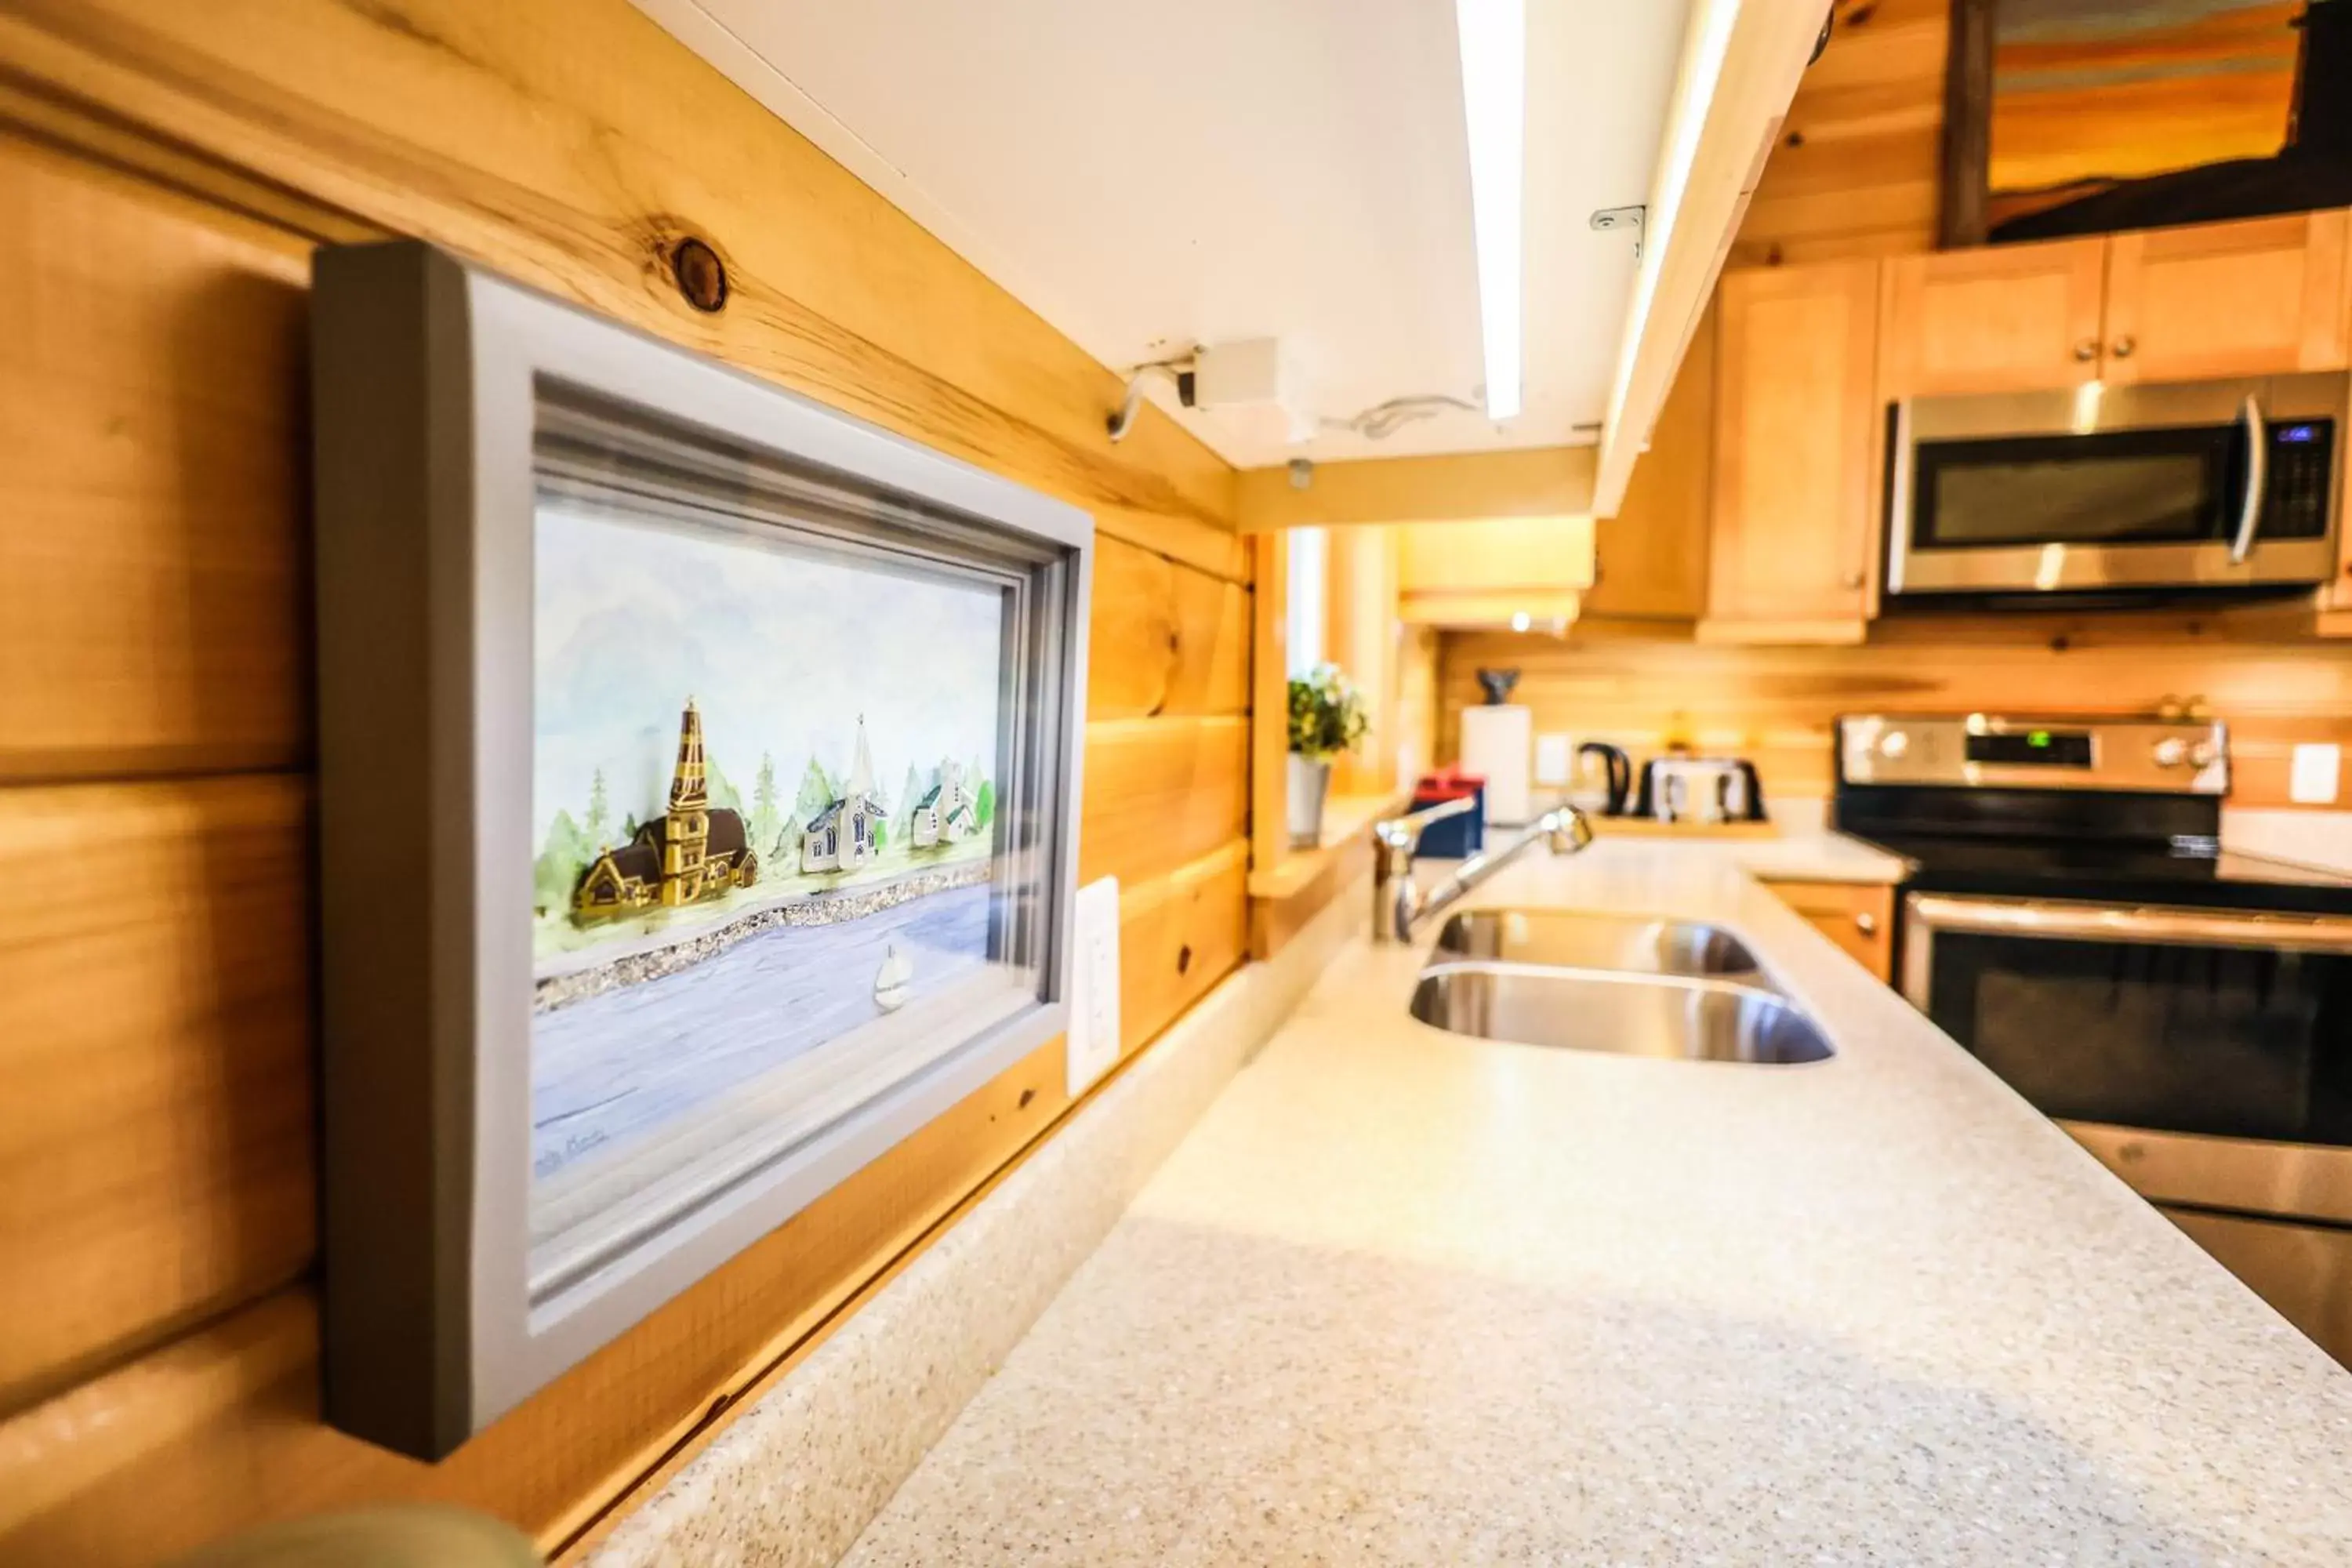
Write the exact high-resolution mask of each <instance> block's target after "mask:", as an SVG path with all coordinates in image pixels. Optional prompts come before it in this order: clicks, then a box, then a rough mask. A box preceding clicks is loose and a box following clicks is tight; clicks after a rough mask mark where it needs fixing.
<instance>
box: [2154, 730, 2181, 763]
mask: <svg viewBox="0 0 2352 1568" xmlns="http://www.w3.org/2000/svg"><path fill="white" fill-rule="evenodd" d="M2154 755H2155V757H2156V765H2157V766H2158V767H2159V768H2177V767H2179V765H2180V764H2181V763H2184V762H2186V761H2188V759H2189V742H2186V741H2184V740H2182V739H2181V738H2180V737H2179V736H2178V735H2167V736H2166V737H2165V738H2164V739H2163V740H2161V741H2158V742H2157V743H2156V751H2155V752H2154Z"/></svg>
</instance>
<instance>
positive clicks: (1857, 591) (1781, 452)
mask: <svg viewBox="0 0 2352 1568" xmlns="http://www.w3.org/2000/svg"><path fill="white" fill-rule="evenodd" d="M1878 281H1879V264H1878V263H1877V262H1876V261H1874V260H1856V261H1833V262H1822V263H1818V264H1814V265H1811V266H1803V267H1777V268H1760V269H1757V270H1751V271H1741V272H1733V273H1727V274H1726V275H1725V277H1724V279H1723V286H1722V293H1721V295H1720V298H1719V300H1718V305H1717V309H1718V311H1719V313H1720V319H1719V321H1718V322H1717V341H1716V372H1717V374H1716V395H1715V477H1714V494H1715V506H1714V513H1713V524H1712V530H1711V532H1712V545H1713V549H1712V560H1711V561H1710V562H1709V564H1708V573H1707V577H1708V581H1707V613H1706V619H1705V620H1703V621H1701V622H1700V623H1699V626H1698V634H1699V637H1700V638H1701V640H1703V641H1714V642H1859V641H1860V640H1861V639H1862V635H1863V629H1864V624H1865V623H1866V622H1867V620H1868V619H1869V616H1870V615H1871V613H1872V610H1873V607H1874V595H1873V593H1872V591H1871V588H1872V574H1873V563H1874V559H1875V554H1876V550H1875V541H1876V536H1877V532H1878V528H1877V522H1878V508H1877V504H1876V501H1877V478H1876V477H1877V473H1878V468H1879V461H1880V458H1879V451H1880V447H1881V444H1882V443H1881V439H1880V414H1879V404H1878V398H1877V393H1876V390H1875V387H1876V367H1877V339H1878Z"/></svg>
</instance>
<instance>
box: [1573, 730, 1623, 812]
mask: <svg viewBox="0 0 2352 1568" xmlns="http://www.w3.org/2000/svg"><path fill="white" fill-rule="evenodd" d="M1592 756H1597V757H1599V758H1600V759H1601V766H1602V767H1603V768H1604V769H1605V770H1606V771H1607V774H1608V779H1609V791H1608V795H1607V796H1606V797H1605V799H1604V800H1603V802H1602V805H1601V814H1602V815H1603V816H1624V815H1625V808H1626V807H1627V806H1628V805H1632V804H1633V758H1631V757H1629V756H1627V755H1626V754H1625V752H1624V749H1623V748H1622V747H1619V746H1612V745H1611V744H1609V742H1606V741H1587V742H1584V744H1582V745H1580V746H1579V747H1577V748H1576V760H1577V762H1578V763H1579V764H1580V765H1581V764H1582V763H1583V761H1584V759H1585V758H1587V757H1592Z"/></svg>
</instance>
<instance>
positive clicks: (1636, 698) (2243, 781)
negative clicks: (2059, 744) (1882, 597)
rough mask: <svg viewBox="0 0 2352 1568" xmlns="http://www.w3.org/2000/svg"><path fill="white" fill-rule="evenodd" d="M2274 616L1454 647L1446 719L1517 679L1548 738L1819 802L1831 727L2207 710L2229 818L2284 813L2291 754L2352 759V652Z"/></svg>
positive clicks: (1494, 639)
mask: <svg viewBox="0 0 2352 1568" xmlns="http://www.w3.org/2000/svg"><path fill="white" fill-rule="evenodd" d="M2279 616H2280V613H2279V612H2276V611H2270V612H2257V613H2255V614H2254V615H2252V616H2250V617H2248V618H2246V619H2242V620H2241V619H2238V618H2234V617H2225V616H2182V615H2177V614H2176V615H2170V616H2158V615H2148V616H2129V615H2126V616H2116V615H2113V614H2106V615H2102V614H2089V615H2078V616H2001V617H1965V618H1958V619H1954V620H1951V621H1944V620H1941V619H1938V620H1934V621H1928V622H1924V623H1914V622H1908V621H1888V620H1882V621H1879V622H1877V623H1875V624H1874V626H1873V627H1872V630H1871V640H1870V642H1869V643H1868V644H1867V645H1866V646H1864V647H1709V646H1705V645H1693V644H1689V643H1683V642H1676V641H1670V640H1665V639H1662V638H1658V637H1635V636H1630V635H1629V636H1622V637H1619V636H1607V635H1604V634H1603V629H1602V628H1598V627H1592V628H1588V627H1584V626H1579V627H1577V628H1575V629H1574V630H1573V631H1571V633H1570V637H1569V638H1568V639H1551V638H1544V637H1508V636H1506V635H1496V634H1485V633H1480V634H1448V635H1447V636H1446V637H1445V638H1444V645H1443V655H1442V664H1441V675H1440V679H1441V701H1442V706H1443V711H1444V720H1443V722H1444V725H1445V726H1446V728H1447V729H1448V730H1449V731H1450V729H1451V727H1452V726H1453V724H1454V722H1455V719H1456V715H1458V714H1459V712H1460V710H1462V709H1463V708H1464V707H1465V706H1468V705H1470V704H1473V703H1475V702H1476V701H1478V700H1479V692H1478V689H1477V683H1476V680H1475V676H1474V674H1473V671H1475V669H1476V668H1477V667H1478V666H1479V665H1481V664H1496V663H1507V664H1515V665H1517V666H1518V667H1519V668H1520V671H1521V676H1520V680H1519V685H1518V689H1517V692H1516V693H1515V696H1516V698H1517V700H1519V701H1522V702H1525V703H1527V704H1528V706H1530V707H1531V708H1533V709H1534V710H1535V726H1536V728H1537V729H1538V730H1539V731H1565V732H1568V733H1570V734H1571V735H1573V736H1574V737H1575V738H1576V739H1577V740H1579V741H1582V740H1600V741H1610V742H1615V743H1617V744H1619V745H1622V746H1625V747H1627V748H1628V749H1629V750H1631V751H1633V752H1634V753H1635V755H1636V757H1637V758H1639V757H1643V756H1648V755H1653V754H1655V753H1656V752H1658V751H1659V749H1660V748H1661V747H1662V746H1663V745H1664V742H1666V740H1667V739H1668V738H1669V737H1670V736H1674V737H1679V738H1682V739H1685V740H1688V741H1690V742H1692V743H1693V744H1695V745H1697V746H1699V747H1700V748H1701V749H1703V750H1706V751H1709V752H1717V751H1720V752H1731V753H1734V754H1738V755H1744V756H1748V757H1751V758H1753V759H1754V760H1755V761H1756V763H1757V764H1758V767H1759V772H1760V773H1761V776H1762V779H1763V784H1764V790H1765V797H1766V800H1767V803H1768V804H1769V802H1770V801H1771V800H1772V799H1774V798H1776V797H1779V796H1785V795H1801V796H1822V795H1827V794H1828V793H1829V789H1830V784H1831V782H1832V781H1831V766H1832V755H1831V742H1832V721H1834V720H1835V718H1836V717H1837V715H1838V714H1840V713H1858V712H1871V711H1874V710H1895V711H1903V712H1930V713H1932V712H1960V713H1965V712H1969V711H1974V710H2003V709H2014V708H2019V707H2025V708H2028V709H2031V710H2035V711H2040V712H2080V713H2087V714H2118V715H2120V714H2137V713H2147V712H2150V711H2153V710H2155V708H2156V707H2157V705H2158V703H2159V702H2161V701H2163V700H2165V699H2167V698H2174V699H2186V698H2189V697H2196V696H2201V697H2203V698H2204V699H2205V700H2208V701H2209V702H2210V703H2211V705H2212V707H2213V710H2214V711H2215V712H2216V713H2217V714H2218V715H2219V716H2220V717H2221V718H2222V719H2224V720H2227V721H2229V723H2230V726H2231V754H2232V758H2233V761H2234V763H2235V769H2236V773H2235V779H2234V784H2233V788H2232V790H2231V805H2253V806H2284V805H2288V804H2290V803H2289V801H2288V799H2287V773H2288V768H2289V765H2290V762H2291V758H2292V752H2293V749H2294V744H2295V742H2334V743H2336V744H2339V745H2347V746H2352V647H2344V646H2341V645H2333V644H2327V643H2314V642H2310V641H2308V640H2295V639H2296V637H2297V636H2298V635H2299V634H2297V632H2296V631H2295V627H2296V626H2298V625H2300V623H2299V622H2294V621H2288V620H2284V619H2281V618H2279Z"/></svg>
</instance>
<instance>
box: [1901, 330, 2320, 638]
mask: <svg viewBox="0 0 2352 1568" xmlns="http://www.w3.org/2000/svg"><path fill="white" fill-rule="evenodd" d="M2347 386H2352V377H2347V376H2346V375H2344V374H2341V373H2336V374H2299V375H2278V376H2266V377H2262V378H2257V379H2249V380H2241V381H2210V382H2195V383H2183V384H2178V385H2132V386H2113V387H2102V386H2100V385H2099V384H2096V383H2094V384H2089V385H2085V386H2083V387H2079V388H2076V389H2074V390H2073V391H2067V392H2043V393H2028V394H2003V395H1991V396H1979V397H1922V398H1916V399H1913V400H1911V401H1908V402H1905V403H1898V404H1896V405H1895V409H1894V413H1893V417H1892V442H1893V452H1892V454H1891V458H1892V461H1891V463H1890V468H1889V475H1888V488H1887V503H1888V504H1887V512H1888V519H1887V524H1888V526H1887V550H1886V587H1887V592H1888V593H1889V594H1891V595H1933V594H1979V595H2011V594H2048V593H2069V592H2072V593H2083V592H2092V591H2110V592H2111V591H2115V590H2119V589H2120V590H2128V591H2145V592H2159V591H2164V590H2173V589H2214V588H2282V587H2292V586H2294V585H2296V584H2316V583H2321V582H2325V581H2326V580H2327V579H2328V578H2329V577H2331V576H2332V575H2333V574H2334V573H2335V570H2336V527H2337V521H2336V520H2337V516H2338V512H2339V510H2340V507H2341V490H2342V487H2343V446H2344V441H2343V433H2344V423H2345V412H2346V403H2347Z"/></svg>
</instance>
